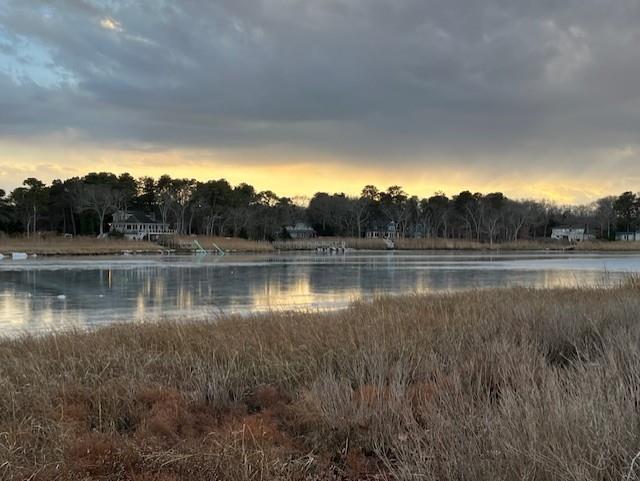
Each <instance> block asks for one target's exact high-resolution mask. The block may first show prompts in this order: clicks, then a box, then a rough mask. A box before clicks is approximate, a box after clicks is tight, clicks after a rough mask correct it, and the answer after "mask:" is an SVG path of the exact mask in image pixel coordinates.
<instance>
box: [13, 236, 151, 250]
mask: <svg viewBox="0 0 640 481" xmlns="http://www.w3.org/2000/svg"><path fill="white" fill-rule="evenodd" d="M159 250H160V247H159V246H158V245H157V244H155V243H153V242H146V241H133V240H126V239H96V238H95V237H73V238H66V237H63V236H56V235H50V236H37V237H30V238H27V237H7V236H0V253H2V254H4V255H7V254H10V253H11V252H26V253H27V254H37V255H110V254H122V253H123V252H133V253H157V252H158V251H159Z"/></svg>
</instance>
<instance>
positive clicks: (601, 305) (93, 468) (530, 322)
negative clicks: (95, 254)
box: [0, 278, 640, 481]
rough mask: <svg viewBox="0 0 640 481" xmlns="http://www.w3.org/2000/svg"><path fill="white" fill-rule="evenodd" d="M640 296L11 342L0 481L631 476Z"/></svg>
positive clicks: (532, 293) (576, 292)
mask: <svg viewBox="0 0 640 481" xmlns="http://www.w3.org/2000/svg"><path fill="white" fill-rule="evenodd" d="M639 293H640V283H638V281H637V279H636V278H629V279H628V280H627V281H626V282H625V283H623V284H621V285H619V286H618V287H614V288H608V289H602V288H559V289H527V288H505V289H488V290H474V291H464V292H448V293H437V294H423V295H409V296H401V297H385V298H379V299H376V300H374V301H360V302H355V303H353V304H351V305H350V307H348V308H346V309H344V310H339V311H333V312H325V313H318V312H281V313H276V312H274V313H266V314H258V315H254V316H249V317H240V316H230V317H226V318H223V319H219V320H216V321H215V322H213V321H212V322H197V323H195V322H185V323H170V322H162V323H157V324H155V323H146V324H120V325H115V326H110V327H103V328H99V329H96V330H92V331H88V332H80V331H75V332H73V331H72V332H64V333H56V334H49V335H44V336H42V337H40V336H38V337H33V336H28V335H27V336H21V337H19V338H15V339H4V340H0V377H1V378H2V379H3V382H4V383H5V386H6V389H3V390H2V391H1V392H0V432H2V433H3V436H4V439H5V442H1V443H0V459H6V462H5V463H4V464H3V465H2V466H0V477H2V478H3V479H16V480H17V479H25V478H30V477H31V476H32V475H33V477H31V478H30V479H34V480H44V479H86V478H93V477H99V478H100V479H108V480H111V479H114V480H115V479H123V478H126V479H132V480H135V481H143V480H172V481H173V480H178V479H187V478H188V479H192V480H194V481H201V480H205V479H228V480H231V481H236V480H238V481H239V480H241V479H245V476H246V473H247V472H251V473H253V475H255V476H256V477H258V478H260V479H264V480H266V481H269V480H276V479H319V480H320V479H334V478H332V477H331V476H335V474H336V473H339V474H340V479H343V480H349V481H351V480H358V479H372V480H373V479H377V480H382V479H406V477H405V475H406V473H413V474H412V475H415V476H417V477H418V478H420V479H422V478H426V479H462V478H466V479H478V480H489V479H520V478H522V477H523V476H525V474H526V473H531V472H533V471H535V472H537V473H539V475H540V476H542V477H543V478H544V479H550V478H557V477H566V478H571V477H575V476H578V475H580V477H581V478H582V479H622V478H623V477H624V473H626V472H628V470H629V469H630V466H631V462H632V459H633V457H634V456H635V454H636V452H637V446H636V440H637V437H638V435H640V432H638V428H637V427H635V426H632V425H630V424H629V422H628V420H629V419H631V418H632V417H633V415H634V413H635V412H636V409H637V408H636V405H637V402H638V396H640V394H638V391H637V385H638V384H640V379H639V378H638V372H640V325H638V323H637V319H638V317H640V296H639V295H638V294H639ZM487 426H491V429H490V430H488V429H487ZM525 447H526V449H525ZM521 448H522V449H521ZM542 459H543V460H544V462H542V461H541V460H542ZM427 460H428V461H427ZM478 460H482V461H480V462H479V461H478ZM309 476H311V478H309Z"/></svg>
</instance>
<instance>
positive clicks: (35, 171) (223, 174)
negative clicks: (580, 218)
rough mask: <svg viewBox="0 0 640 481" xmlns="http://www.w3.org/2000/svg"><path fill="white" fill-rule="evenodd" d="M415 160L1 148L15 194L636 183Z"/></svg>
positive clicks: (559, 193)
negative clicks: (141, 184) (115, 183)
mask: <svg viewBox="0 0 640 481" xmlns="http://www.w3.org/2000/svg"><path fill="white" fill-rule="evenodd" d="M415 163H416V161H415V160H412V162H408V163H407V165H406V166H398V167H397V168H395V169H390V168H389V166H388V165H376V164H367V163H365V162H363V161H362V160H361V159H355V160H354V159H344V158H337V157H331V156H328V155H320V154H313V153H309V152H300V153H292V152H286V151H276V150H270V149H254V150H252V149H236V150H219V151H211V150H168V151H149V152H146V151H140V150H114V149H109V148H99V149H98V148H94V147H84V148H79V147H77V146H75V147H65V146H64V143H56V144H55V145H46V144H39V143H36V144H32V145H16V144H11V143H6V142H5V143H0V188H3V189H5V190H11V189H12V188H14V187H16V186H17V185H19V184H20V183H21V182H22V180H23V179H25V178H27V177H37V178H39V179H41V180H44V181H46V182H50V181H51V180H53V179H56V178H60V179H66V178H68V177H73V176H82V175H85V174H86V173H88V172H96V171H109V172H114V173H122V172H129V173H130V174H132V175H133V176H136V177H139V176H152V177H159V176H161V175H163V174H169V175H171V176H172V177H188V178H195V179H197V180H200V181H204V180H210V179H220V178H225V179H227V180H228V181H229V182H230V183H231V184H234V185H236V184H239V183H241V182H246V183H249V184H251V185H253V186H254V187H255V188H256V189H257V190H267V189H269V190H273V191H274V192H276V193H277V194H278V195H285V196H291V197H293V196H312V195H313V194H314V193H315V192H319V191H324V192H331V193H332V192H344V193H346V194H350V195H355V194H358V193H359V192H360V191H361V189H362V187H363V186H364V185H366V184H374V185H376V186H378V187H379V188H381V189H384V188H386V187H388V186H390V185H401V186H402V187H403V188H404V189H405V191H407V192H408V193H409V194H411V195H417V196H419V197H425V196H429V195H432V194H433V193H434V192H436V191H443V192H445V193H446V194H447V195H454V194H456V193H458V192H460V191H461V190H465V189H468V190H471V191H474V192H476V191H477V192H483V193H488V192H495V191H501V192H504V193H505V194H506V195H508V196H510V197H513V198H531V199H546V200H551V201H555V202H558V203H576V202H578V203H585V202H590V201H593V200H595V199H597V198H598V197H602V196H604V195H609V194H612V193H619V192H622V191H624V190H627V189H629V188H630V187H629V185H627V182H629V183H631V182H633V181H634V180H633V179H630V178H621V179H618V180H619V181H618V182H614V181H609V182H603V181H602V180H601V178H602V177H600V178H599V175H601V174H600V173H599V172H597V171H595V172H594V171H591V172H586V173H584V175H583V176H581V177H579V176H577V175H575V174H562V173H554V174H553V175H551V174H548V173H540V172H536V171H532V172H525V173H520V174H519V173H517V172H513V171H511V170H508V171H506V172H499V171H498V172H496V171H495V170H494V171H491V170H488V169H487V168H486V167H480V166H479V167H478V168H476V169H470V168H465V169H458V168H454V167H447V166H446V164H448V163H449V162H443V164H444V165H440V166H438V165H436V164H435V163H434V165H432V166H425V167H416V165H415Z"/></svg>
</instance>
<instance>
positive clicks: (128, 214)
mask: <svg viewBox="0 0 640 481" xmlns="http://www.w3.org/2000/svg"><path fill="white" fill-rule="evenodd" d="M111 232H119V233H120V234H123V235H124V236H125V237H126V238H127V239H132V240H142V239H148V240H157V239H158V238H159V237H160V236H161V235H165V234H172V233H173V231H172V230H171V229H169V224H165V223H163V222H160V221H158V220H156V218H155V215H154V214H145V213H144V212H141V211H122V210H119V211H117V212H116V213H115V214H113V222H112V223H111Z"/></svg>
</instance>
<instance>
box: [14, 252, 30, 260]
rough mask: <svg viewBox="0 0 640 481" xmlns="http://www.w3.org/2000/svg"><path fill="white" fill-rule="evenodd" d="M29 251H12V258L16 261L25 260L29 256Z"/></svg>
mask: <svg viewBox="0 0 640 481" xmlns="http://www.w3.org/2000/svg"><path fill="white" fill-rule="evenodd" d="M27 257H28V256H27V253H26V252H12V253H11V259H13V260H14V261H22V260H25V259H26V258H27Z"/></svg>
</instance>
